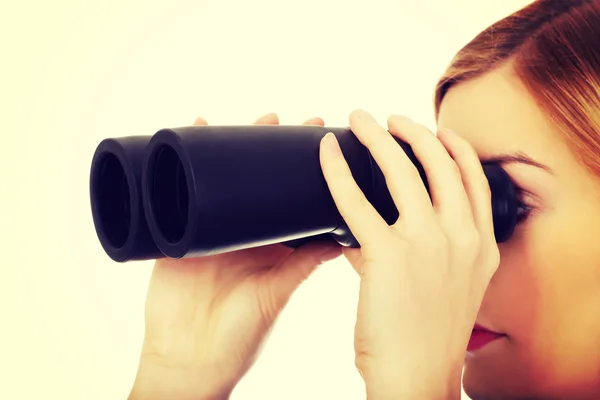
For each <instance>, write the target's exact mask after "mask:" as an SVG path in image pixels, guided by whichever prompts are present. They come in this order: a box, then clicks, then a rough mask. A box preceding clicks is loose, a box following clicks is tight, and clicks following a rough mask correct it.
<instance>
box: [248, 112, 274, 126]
mask: <svg viewBox="0 0 600 400" xmlns="http://www.w3.org/2000/svg"><path fill="white" fill-rule="evenodd" d="M277 124H279V116H278V115H277V114H275V113H269V114H267V115H263V116H262V117H260V118H259V119H257V120H256V121H254V125H277Z"/></svg>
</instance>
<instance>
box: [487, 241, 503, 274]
mask: <svg viewBox="0 0 600 400" xmlns="http://www.w3.org/2000/svg"><path fill="white" fill-rule="evenodd" d="M490 247H491V249H490V250H489V252H488V255H487V258H488V261H489V263H490V264H491V265H492V266H493V267H494V268H496V267H497V266H498V265H499V264H500V249H499V248H498V246H496V245H495V244H494V245H493V246H490Z"/></svg>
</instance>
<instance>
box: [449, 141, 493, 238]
mask: <svg viewBox="0 0 600 400" xmlns="http://www.w3.org/2000/svg"><path fill="white" fill-rule="evenodd" d="M438 139H439V141H440V142H441V143H442V144H443V145H444V147H445V148H446V151H447V152H448V153H449V154H450V155H451V156H452V158H453V159H454V162H455V163H456V165H457V166H458V169H459V170H460V174H461V176H462V182H463V187H464V188H465V192H466V193H467V196H468V198H469V202H470V204H471V209H472V213H473V218H474V221H475V226H476V227H477V229H478V230H479V232H481V233H482V234H485V235H492V236H493V235H494V221H493V216H492V194H491V190H490V184H489V182H488V179H487V177H486V176H485V173H484V171H483V168H482V165H481V161H480V160H479V156H478V155H477V152H476V151H475V149H474V148H473V147H472V146H471V144H470V143H469V142H467V141H466V140H465V139H463V138H461V137H460V136H458V135H456V134H455V133H454V132H452V131H450V130H448V129H440V130H439V132H438Z"/></svg>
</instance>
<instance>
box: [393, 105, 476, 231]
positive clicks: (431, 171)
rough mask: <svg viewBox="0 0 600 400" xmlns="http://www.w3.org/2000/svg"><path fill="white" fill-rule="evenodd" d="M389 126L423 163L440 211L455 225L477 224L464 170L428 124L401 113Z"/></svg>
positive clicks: (432, 197)
mask: <svg viewBox="0 0 600 400" xmlns="http://www.w3.org/2000/svg"><path fill="white" fill-rule="evenodd" d="M388 128H389V130H390V132H391V133H392V134H393V135H394V136H396V137H397V138H399V139H400V140H402V141H404V142H406V143H408V144H409V145H410V147H411V148H412V150H413V152H414V153H415V156H416V157H417V159H418V160H419V162H420V163H421V165H422V166H423V169H424V170H425V173H426V175H427V182H428V183H429V190H430V192H431V201H432V203H433V207H434V209H435V210H436V212H437V213H439V214H440V215H441V216H443V218H444V219H445V220H446V221H448V223H450V224H451V225H454V224H461V225H458V226H464V225H463V224H465V223H466V224H468V223H471V224H473V213H472V211H471V205H470V203H469V198H468V196H467V193H466V191H465V188H464V186H463V183H462V177H461V173H460V170H459V168H458V166H457V165H456V162H455V161H454V160H453V159H452V157H451V156H450V154H448V151H447V150H446V148H445V147H444V145H443V144H442V142H441V141H440V140H439V139H438V138H437V137H436V136H435V135H434V134H433V133H432V132H431V131H430V130H429V129H427V128H426V127H425V126H423V125H420V124H416V123H415V122H413V121H411V120H410V119H409V118H406V117H403V116H400V115H392V116H391V117H390V118H389V119H388Z"/></svg>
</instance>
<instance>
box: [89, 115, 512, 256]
mask: <svg viewBox="0 0 600 400" xmlns="http://www.w3.org/2000/svg"><path fill="white" fill-rule="evenodd" d="M327 132H333V133H334V134H335V135H336V137H337V139H338V142H339V144H340V147H341V149H342V152H343V153H344V157H345V159H346V161H347V163H348V165H349V167H350V170H351V171H352V175H353V177H354V179H355V180H356V182H357V184H358V186H359V187H360V189H361V190H362V192H363V193H364V194H365V196H366V198H367V199H368V200H369V202H370V203H371V204H372V205H373V206H374V207H375V209H376V210H377V211H378V212H379V214H380V215H381V216H382V217H383V218H384V220H385V221H386V222H387V223H388V224H389V225H392V224H393V223H395V222H396V220H397V219H398V217H399V214H398V210H397V208H396V207H395V205H394V203H393V200H392V198H391V196H390V193H389V191H388V189H387V186H386V184H385V178H384V176H383V173H382V171H381V169H380V168H379V166H378V165H377V163H376V162H375V160H374V159H373V157H372V156H371V154H370V153H369V151H368V149H367V148H366V147H364V146H363V145H362V143H360V141H359V140H358V139H357V138H356V136H355V135H354V133H353V132H352V131H351V130H350V129H349V128H326V127H321V126H280V125H251V126H193V127H181V128H172V129H161V130H159V131H158V132H156V133H155V134H154V135H152V136H130V137H123V138H112V139H105V140H103V141H102V142H101V143H100V144H99V145H98V147H97V149H96V151H95V153H94V157H93V160H92V165H91V171H90V200H91V208H92V217H93V220H94V226H95V229H96V233H97V235H98V238H99V240H100V243H101V244H102V247H103V248H104V250H105V252H106V253H107V254H108V256H109V257H110V258H112V259H113V260H114V261H117V262H125V261H129V260H150V259H157V258H162V257H169V258H182V257H197V256H204V255H212V254H218V253H224V252H228V251H234V250H239V249H244V248H251V247H257V246H262V245H267V244H273V243H282V244H284V245H286V246H288V247H292V248H297V247H299V246H300V245H302V244H304V243H307V242H309V241H312V240H318V239H333V240H335V241H336V242H337V243H339V244H340V245H342V246H347V247H359V244H358V242H357V241H356V239H355V238H354V236H353V235H352V233H351V232H350V230H349V229H348V226H347V225H346V224H345V223H344V221H343V219H342V217H341V215H340V214H339V212H338V210H337V207H336V205H335V203H334V201H333V198H332V197H331V194H330V192H329V189H328V187H327V183H326V181H325V178H324V177H323V173H322V171H321V166H320V162H319V148H320V141H321V139H322V138H323V136H325V134H326V133H327ZM396 142H397V143H398V145H399V146H400V147H401V148H402V149H403V150H404V152H405V153H406V154H407V155H408V157H409V158H410V160H411V161H412V162H413V164H414V165H415V166H416V168H417V169H418V171H419V173H420V175H421V178H422V180H423V184H424V185H425V187H426V188H427V190H428V191H429V187H428V184H427V178H426V175H425V171H424V170H423V167H422V166H421V164H420V163H419V162H418V160H417V158H416V157H415V155H414V153H413V152H412V150H411V148H410V146H409V145H408V144H406V143H404V142H402V141H400V140H399V139H397V138H396ZM483 169H484V172H485V175H486V177H487V179H488V182H489V184H490V188H491V192H492V213H493V220H494V233H495V236H496V241H497V242H504V241H506V240H508V239H509V238H510V236H511V235H512V233H513V231H514V228H515V225H516V220H517V201H516V196H515V189H514V186H513V184H512V182H511V180H510V178H509V176H508V175H507V174H506V172H505V171H504V170H503V169H502V168H501V166H500V165H498V164H483Z"/></svg>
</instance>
